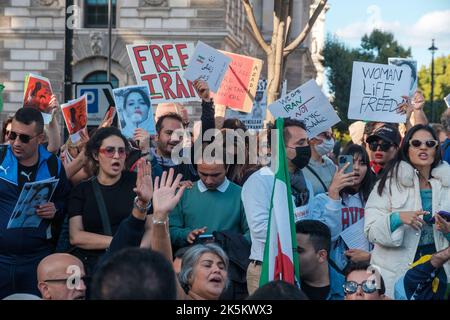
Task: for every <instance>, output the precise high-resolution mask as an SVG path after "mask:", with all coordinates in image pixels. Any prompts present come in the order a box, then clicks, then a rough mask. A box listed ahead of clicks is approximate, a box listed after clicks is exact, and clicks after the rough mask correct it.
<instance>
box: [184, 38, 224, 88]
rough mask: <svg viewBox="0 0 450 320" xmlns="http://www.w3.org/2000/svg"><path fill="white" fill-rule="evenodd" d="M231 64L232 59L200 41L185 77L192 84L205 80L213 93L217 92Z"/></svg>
mask: <svg viewBox="0 0 450 320" xmlns="http://www.w3.org/2000/svg"><path fill="white" fill-rule="evenodd" d="M230 62H231V58H229V57H227V56H226V55H224V54H223V53H221V52H220V51H218V50H216V49H214V48H212V47H210V46H208V45H206V44H205V43H203V42H201V41H199V42H198V43H197V46H196V47H195V51H194V53H193V54H192V56H191V60H190V61H189V65H188V67H187V69H186V70H185V71H184V74H183V76H184V78H185V79H187V80H189V81H192V82H194V81H195V80H203V81H205V82H206V83H207V84H208V86H209V89H210V90H211V91H212V92H217V90H218V89H219V86H220V84H221V83H222V80H223V77H224V76H225V73H226V72H227V69H228V65H229V64H230Z"/></svg>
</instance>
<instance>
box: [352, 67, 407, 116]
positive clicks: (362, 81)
mask: <svg viewBox="0 0 450 320" xmlns="http://www.w3.org/2000/svg"><path fill="white" fill-rule="evenodd" d="M410 80H411V70H410V69H409V68H406V67H404V68H403V67H402V68H400V67H397V66H390V65H387V64H377V63H368V62H358V61H354V62H353V72H352V86H351V92H350V103H349V107H348V118H349V119H356V120H365V121H380V122H393V123H403V122H405V121H406V115H405V114H400V113H397V110H398V106H399V105H400V104H401V103H402V101H403V98H402V96H407V95H408V94H409V86H410V83H411V81H410Z"/></svg>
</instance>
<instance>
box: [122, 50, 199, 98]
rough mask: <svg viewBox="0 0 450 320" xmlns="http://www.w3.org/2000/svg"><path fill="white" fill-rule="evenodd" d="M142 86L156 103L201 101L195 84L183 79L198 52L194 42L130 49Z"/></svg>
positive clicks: (136, 74)
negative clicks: (144, 86) (195, 52)
mask: <svg viewBox="0 0 450 320" xmlns="http://www.w3.org/2000/svg"><path fill="white" fill-rule="evenodd" d="M127 51H128V56H129V57H130V61H131V65H132V67H133V71H134V75H135V77H136V82H137V84H138V85H146V86H148V89H149V91H150V96H151V100H152V103H154V104H158V103H162V102H187V101H198V100H199V99H200V98H199V97H198V96H197V93H196V91H195V89H194V87H193V85H192V82H191V81H188V80H186V79H185V78H184V77H183V72H184V70H185V69H186V68H187V66H188V63H189V60H190V58H191V56H192V54H193V52H194V45H193V43H192V42H184V43H153V42H151V43H150V44H140V45H134V44H133V45H127Z"/></svg>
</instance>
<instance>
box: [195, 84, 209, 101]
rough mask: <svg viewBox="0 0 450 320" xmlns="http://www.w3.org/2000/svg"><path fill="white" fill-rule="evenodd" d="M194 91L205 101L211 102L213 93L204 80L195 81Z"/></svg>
mask: <svg viewBox="0 0 450 320" xmlns="http://www.w3.org/2000/svg"><path fill="white" fill-rule="evenodd" d="M193 85H194V89H195V90H196V91H197V94H198V96H199V97H200V98H202V100H203V101H208V102H209V101H211V93H210V91H209V87H208V84H207V83H206V82H205V81H203V80H195V81H194V82H193Z"/></svg>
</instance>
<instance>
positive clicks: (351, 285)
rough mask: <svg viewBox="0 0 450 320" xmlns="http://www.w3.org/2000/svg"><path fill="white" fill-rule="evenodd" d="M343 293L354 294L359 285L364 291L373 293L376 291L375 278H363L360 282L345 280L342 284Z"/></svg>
mask: <svg viewBox="0 0 450 320" xmlns="http://www.w3.org/2000/svg"><path fill="white" fill-rule="evenodd" d="M343 287H344V292H345V294H354V293H355V292H356V291H358V287H361V289H362V291H363V292H364V293H374V292H375V291H377V286H376V282H375V280H365V281H363V282H362V283H357V282H355V281H346V282H345V283H344V285H343Z"/></svg>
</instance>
